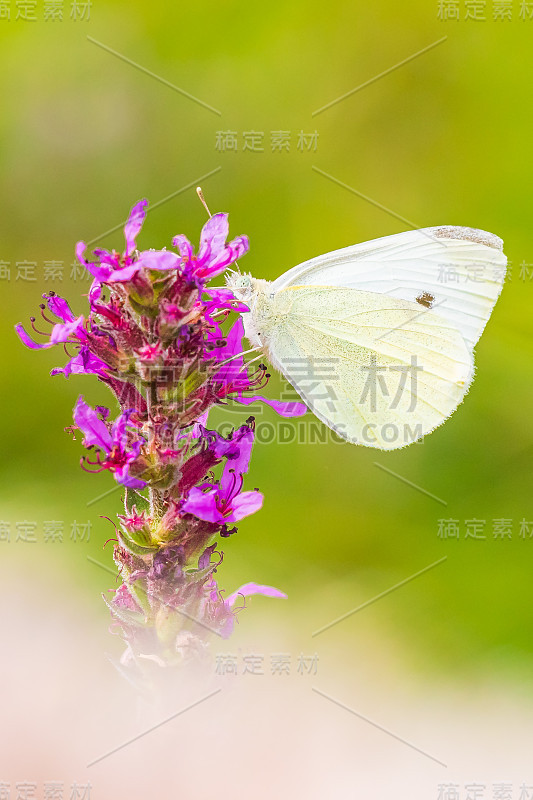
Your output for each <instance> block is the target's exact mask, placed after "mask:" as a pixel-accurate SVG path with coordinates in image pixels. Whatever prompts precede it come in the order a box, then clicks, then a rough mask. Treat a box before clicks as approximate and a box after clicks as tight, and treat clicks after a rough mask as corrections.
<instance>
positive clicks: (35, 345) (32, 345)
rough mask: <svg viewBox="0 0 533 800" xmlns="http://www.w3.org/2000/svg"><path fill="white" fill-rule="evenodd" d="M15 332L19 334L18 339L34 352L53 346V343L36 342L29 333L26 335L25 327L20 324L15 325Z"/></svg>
mask: <svg viewBox="0 0 533 800" xmlns="http://www.w3.org/2000/svg"><path fill="white" fill-rule="evenodd" d="M15 331H16V332H17V334H18V337H19V339H20V341H21V342H22V344H25V345H26V347H29V348H31V349H32V350H42V349H43V348H45V347H51V346H52V344H51V342H43V343H42V344H39V343H38V342H34V341H33V339H32V338H31V336H30V335H29V334H28V333H26V331H25V330H24V326H23V325H21V323H20V322H19V324H18V325H15Z"/></svg>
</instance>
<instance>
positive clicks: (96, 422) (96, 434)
mask: <svg viewBox="0 0 533 800" xmlns="http://www.w3.org/2000/svg"><path fill="white" fill-rule="evenodd" d="M74 422H75V423H76V425H77V426H78V428H79V429H80V431H81V432H82V433H83V436H84V440H83V443H84V445H85V447H90V446H91V445H96V447H101V448H103V449H104V450H105V451H106V452H108V453H109V452H110V451H111V450H112V448H113V439H112V437H111V434H110V433H109V431H108V430H107V427H106V425H105V423H104V422H102V420H101V419H100V418H99V417H98V415H97V413H96V411H94V410H93V409H92V408H91V407H90V406H88V405H87V403H85V401H84V400H83V397H82V396H81V395H80V396H79V397H78V402H77V403H76V406H75V408H74Z"/></svg>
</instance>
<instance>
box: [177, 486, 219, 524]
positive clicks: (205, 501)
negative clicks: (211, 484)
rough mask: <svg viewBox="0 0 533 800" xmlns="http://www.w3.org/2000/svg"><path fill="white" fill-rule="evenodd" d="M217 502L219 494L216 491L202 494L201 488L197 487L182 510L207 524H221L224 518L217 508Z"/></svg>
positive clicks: (191, 492) (212, 490)
mask: <svg viewBox="0 0 533 800" xmlns="http://www.w3.org/2000/svg"><path fill="white" fill-rule="evenodd" d="M216 501H217V493H216V490H215V489H210V490H209V491H208V492H202V490H201V489H200V488H198V487H197V486H195V487H194V488H193V489H191V491H190V492H189V496H188V497H187V500H186V501H185V502H184V503H183V505H182V510H183V511H185V513H187V514H194V516H195V517H198V519H203V520H204V521H205V522H220V521H221V520H223V517H222V515H221V514H220V511H219V510H218V508H217V502H216Z"/></svg>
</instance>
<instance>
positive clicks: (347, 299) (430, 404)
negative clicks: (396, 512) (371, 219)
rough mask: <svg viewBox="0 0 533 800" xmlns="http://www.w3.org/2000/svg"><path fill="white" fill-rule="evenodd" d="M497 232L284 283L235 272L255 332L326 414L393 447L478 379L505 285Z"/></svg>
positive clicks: (345, 255) (312, 271) (428, 234)
mask: <svg viewBox="0 0 533 800" xmlns="http://www.w3.org/2000/svg"><path fill="white" fill-rule="evenodd" d="M502 247H503V242H502V240H501V239H499V238H498V237H497V236H494V235H493V234H491V233H486V232H485V231H480V230H475V229H473V228H458V227H452V226H443V227H437V228H424V229H421V230H416V231H407V232H406V233H399V234H396V235H394V236H387V237H384V238H382V239H375V240H373V241H371V242H364V243H363V244H356V245H353V246H352V247H346V248H344V249H342V250H335V251H333V252H332V253H327V254H326V255H323V256H319V257H318V258H313V259H311V260H310V261H305V262H304V263H303V264H299V265H298V266H296V267H293V269H290V270H289V271H288V272H285V273H284V274H283V275H281V276H280V277H279V278H278V279H277V280H275V281H273V282H269V281H265V280H257V279H256V278H252V276H251V275H240V274H236V273H234V274H231V275H229V276H228V277H227V279H226V281H227V284H228V286H229V287H230V288H231V289H232V291H233V292H234V294H235V296H236V297H238V298H239V299H240V300H242V301H243V302H244V303H246V304H247V305H248V306H249V308H250V311H249V313H246V312H245V313H244V314H243V320H244V328H245V333H246V336H247V337H248V339H249V340H250V342H251V343H252V344H253V345H255V346H257V347H259V348H260V349H261V350H262V351H263V353H264V354H265V356H266V357H267V358H268V360H269V361H270V362H271V364H272V365H273V366H274V367H275V368H276V369H278V370H279V371H280V372H281V373H282V375H284V376H285V378H286V379H287V380H288V381H289V382H290V383H291V384H292V386H293V387H294V388H295V389H296V391H297V392H298V394H300V395H301V397H302V398H303V400H304V401H305V403H306V404H307V406H308V407H309V408H310V409H311V410H312V411H313V413H314V414H316V416H317V417H318V418H319V419H321V420H322V421H323V422H325V424H326V425H329V427H330V428H332V429H333V430H334V431H336V432H337V433H338V434H339V435H340V436H342V437H343V438H345V439H347V440H348V441H350V442H355V443H358V444H363V445H366V446H369V447H377V448H380V449H383V450H393V449H395V448H398V447H403V446H404V445H406V444H410V443H411V442H413V441H415V440H416V439H419V438H421V437H422V436H424V435H425V434H427V433H429V432H430V431H432V430H434V428H436V427H437V426H438V425H440V424H441V423H442V422H444V420H445V419H446V418H447V417H449V416H450V414H451V413H452V412H453V411H454V410H455V409H456V408H457V406H458V405H459V403H460V402H461V401H462V399H463V397H464V396H465V394H466V392H467V390H468V388H469V386H470V383H471V381H472V378H473V375H474V359H473V351H474V346H475V344H476V342H477V341H478V339H479V337H480V336H481V333H482V331H483V328H484V327H485V325H486V323H487V320H488V318H489V316H490V314H491V311H492V308H493V306H494V303H495V302H496V300H497V298H498V295H499V294H500V291H501V289H502V285H503V282H504V280H505V267H506V263H507V259H506V257H505V255H504V254H503V252H502Z"/></svg>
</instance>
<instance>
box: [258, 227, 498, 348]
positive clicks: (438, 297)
mask: <svg viewBox="0 0 533 800" xmlns="http://www.w3.org/2000/svg"><path fill="white" fill-rule="evenodd" d="M506 263H507V259H506V257H505V255H504V254H503V252H502V241H501V239H499V238H498V237H497V236H494V235H493V234H490V233H486V232H485V231H479V230H476V229H473V228H459V227H453V226H441V227H435V228H424V229H421V230H416V231H407V232H405V233H399V234H396V235H394V236H386V237H384V238H381V239H375V240H373V241H371V242H364V243H362V244H357V245H353V246H351V247H346V248H344V249H342V250H335V251H333V252H331V253H327V254H325V255H323V256H319V257H317V258H313V259H311V260H309V261H306V262H304V263H303V264H299V265H298V266H296V267H294V268H293V269H290V270H289V271H288V272H286V273H284V274H283V275H281V276H280V277H279V278H278V279H277V280H276V281H274V283H273V285H272V291H274V292H278V291H280V290H281V289H285V288H288V287H290V286H304V285H310V286H312V285H327V286H339V287H340V286H342V287H346V288H348V289H350V288H351V289H359V290H361V291H366V292H376V293H379V294H387V295H390V296H391V297H395V298H399V299H402V300H407V301H409V302H415V301H416V300H417V298H419V301H418V302H419V304H422V305H426V306H429V307H432V308H434V309H436V310H437V311H438V314H439V316H440V317H443V318H444V319H445V320H447V321H448V322H450V323H451V324H452V325H454V326H455V327H456V328H457V329H458V330H459V331H460V332H461V334H462V336H463V338H464V339H465V341H466V342H467V344H468V345H469V347H470V348H471V349H473V347H474V345H475V344H476V342H477V341H478V339H479V337H480V336H481V333H482V332H483V328H484V327H485V325H486V323H487V320H488V318H489V316H490V314H491V311H492V308H493V306H494V303H495V302H496V300H497V298H498V295H499V294H500V291H501V288H502V285H503V281H504V279H505V266H506Z"/></svg>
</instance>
